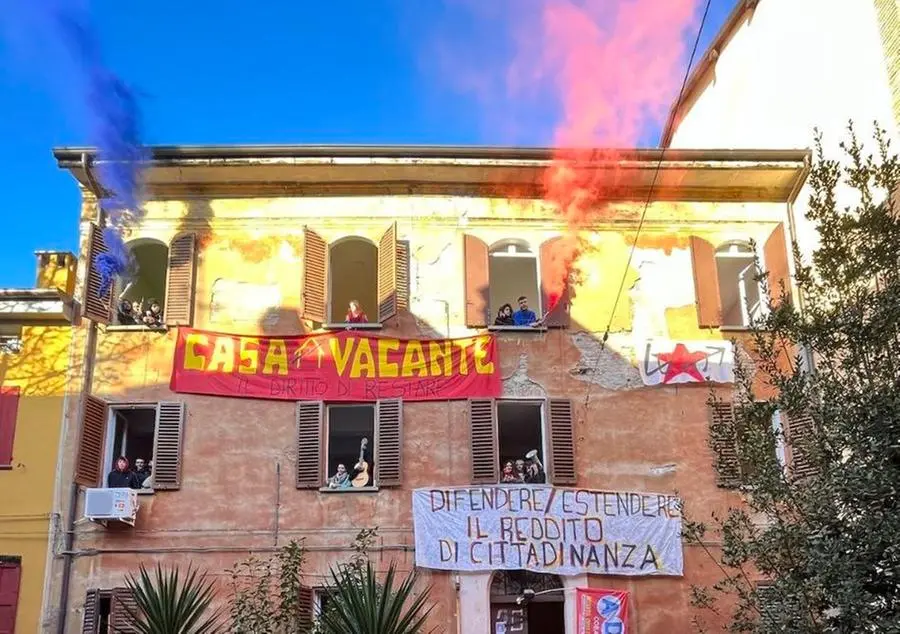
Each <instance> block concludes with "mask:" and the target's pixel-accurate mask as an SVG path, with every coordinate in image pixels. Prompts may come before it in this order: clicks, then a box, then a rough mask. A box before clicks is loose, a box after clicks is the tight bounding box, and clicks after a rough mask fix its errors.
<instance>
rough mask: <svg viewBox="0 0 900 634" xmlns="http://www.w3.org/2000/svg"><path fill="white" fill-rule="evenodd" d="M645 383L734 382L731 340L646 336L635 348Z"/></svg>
mask: <svg viewBox="0 0 900 634" xmlns="http://www.w3.org/2000/svg"><path fill="white" fill-rule="evenodd" d="M638 365H639V369H640V371H641V380H642V381H643V382H644V385H673V384H677V383H734V347H733V346H732V345H731V342H730V341H670V340H668V339H647V340H646V341H645V342H644V345H643V348H642V349H640V350H639V351H638Z"/></svg>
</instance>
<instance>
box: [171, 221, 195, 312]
mask: <svg viewBox="0 0 900 634" xmlns="http://www.w3.org/2000/svg"><path fill="white" fill-rule="evenodd" d="M196 244H197V241H196V238H195V236H194V234H192V233H190V234H187V235H183V236H179V237H177V238H175V239H174V240H172V244H170V245H169V270H168V279H167V280H166V312H165V314H164V315H163V317H165V320H166V323H167V324H168V325H170V326H190V325H191V317H192V316H193V312H194V258H195V249H196Z"/></svg>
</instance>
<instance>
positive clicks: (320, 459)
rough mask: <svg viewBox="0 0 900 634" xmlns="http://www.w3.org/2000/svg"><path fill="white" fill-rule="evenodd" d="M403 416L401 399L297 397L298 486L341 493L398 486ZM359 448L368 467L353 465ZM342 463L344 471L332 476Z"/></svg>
mask: <svg viewBox="0 0 900 634" xmlns="http://www.w3.org/2000/svg"><path fill="white" fill-rule="evenodd" d="M402 422H403V408H402V402H401V401H400V400H399V399H387V400H381V401H376V402H375V403H374V404H369V403H366V404H349V403H335V404H325V403H323V402H321V401H303V402H300V403H297V488H299V489H319V490H321V491H323V492H335V493H338V492H348V491H354V490H356V491H359V490H372V489H373V488H375V487H387V486H399V485H400V483H401V475H402V468H401V448H402V445H403V424H402ZM323 439H324V440H323ZM364 441H365V442H364ZM323 442H324V443H325V444H324V446H323ZM360 454H362V457H363V460H364V461H365V463H366V464H365V469H354V466H355V465H357V464H358V463H359V462H360ZM338 465H344V468H345V470H346V472H347V473H346V476H345V475H344V473H343V472H342V473H341V474H340V475H339V476H338V477H334V476H335V475H336V474H337V471H338ZM357 478H358V479H357ZM354 482H355V484H354Z"/></svg>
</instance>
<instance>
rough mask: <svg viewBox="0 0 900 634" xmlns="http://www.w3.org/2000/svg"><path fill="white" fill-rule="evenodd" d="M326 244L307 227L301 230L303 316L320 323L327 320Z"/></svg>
mask: <svg viewBox="0 0 900 634" xmlns="http://www.w3.org/2000/svg"><path fill="white" fill-rule="evenodd" d="M327 273H328V245H327V244H326V242H325V240H323V239H322V237H321V236H320V235H319V234H318V233H316V232H315V231H312V230H311V229H309V228H305V229H304V230H303V316H304V317H305V318H306V319H309V320H311V321H317V322H319V323H320V324H321V323H325V322H326V321H328V312H327V311H326V306H325V302H326V301H327V297H328V286H327V284H328V275H327Z"/></svg>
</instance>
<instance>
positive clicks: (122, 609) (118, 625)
mask: <svg viewBox="0 0 900 634" xmlns="http://www.w3.org/2000/svg"><path fill="white" fill-rule="evenodd" d="M135 618H140V613H139V612H138V606H137V601H135V600H134V594H133V593H132V592H131V590H129V589H128V588H116V589H114V590H113V591H112V601H111V602H110V606H109V629H110V632H113V633H114V634H126V633H127V634H136V633H137V631H138V629H137V628H136V627H135V626H134V619H135Z"/></svg>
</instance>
